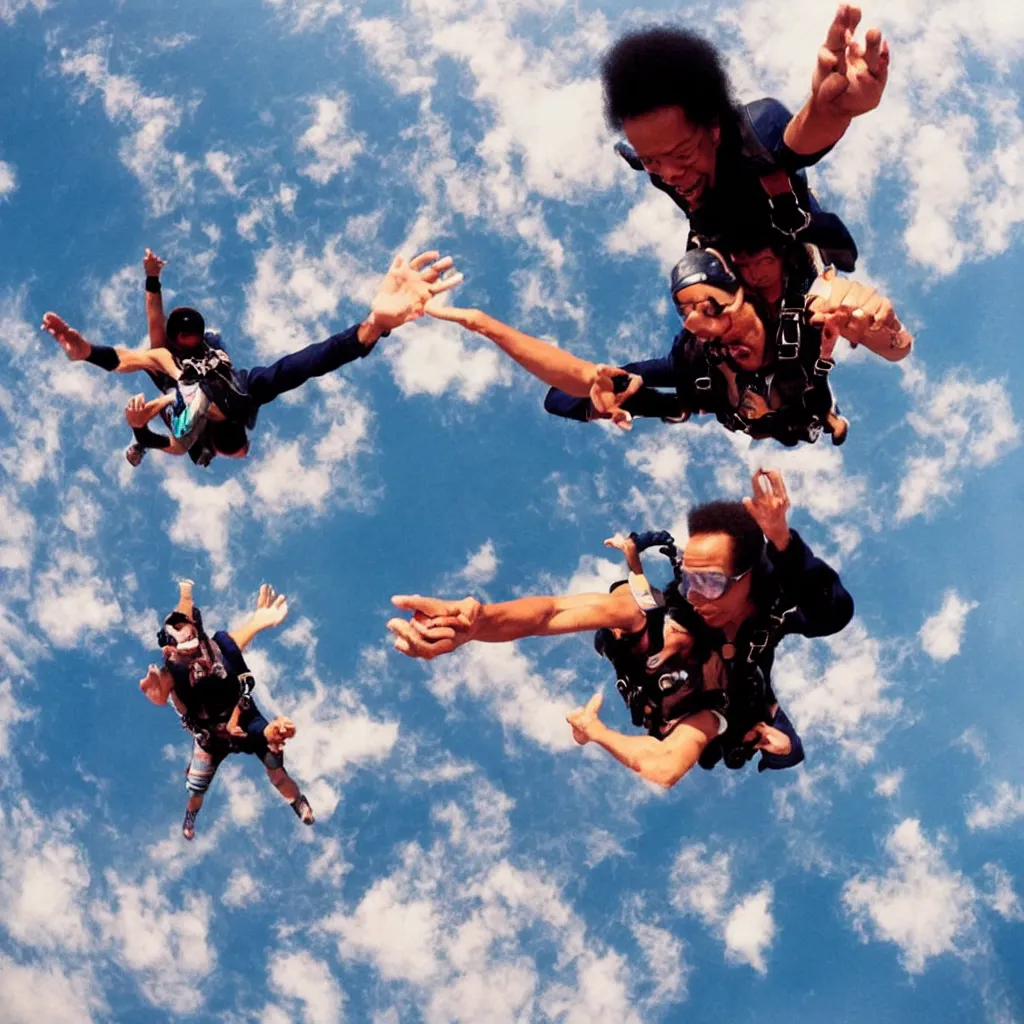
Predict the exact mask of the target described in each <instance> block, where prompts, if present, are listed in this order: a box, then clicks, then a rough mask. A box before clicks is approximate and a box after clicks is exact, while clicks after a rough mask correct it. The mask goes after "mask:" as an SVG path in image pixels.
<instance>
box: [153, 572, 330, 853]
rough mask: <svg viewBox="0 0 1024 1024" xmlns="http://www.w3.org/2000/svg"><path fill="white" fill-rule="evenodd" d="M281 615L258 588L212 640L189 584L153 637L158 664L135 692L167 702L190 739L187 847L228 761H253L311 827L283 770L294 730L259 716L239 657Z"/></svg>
mask: <svg viewBox="0 0 1024 1024" xmlns="http://www.w3.org/2000/svg"><path fill="white" fill-rule="evenodd" d="M287 615H288V601H287V599H286V598H285V596H284V595H283V594H275V593H274V588H273V587H271V586H269V585H268V584H264V585H263V586H261V587H260V590H259V595H258V596H257V599H256V610H255V611H254V612H253V613H252V615H251V616H250V617H249V618H248V620H246V622H244V623H243V624H242V625H241V626H239V627H238V628H237V629H233V630H231V632H224V631H218V632H217V633H214V635H213V637H212V638H211V637H209V636H207V635H206V633H205V631H204V629H203V622H202V616H201V614H200V612H199V609H198V608H196V607H195V605H194V603H193V600H192V582H191V581H190V580H183V581H182V582H181V583H180V584H179V596H178V604H177V606H176V607H175V609H174V611H173V612H171V614H170V615H168V616H167V618H166V619H165V620H164V624H163V626H162V627H161V629H160V631H159V633H158V634H157V642H158V643H159V644H160V646H161V649H162V651H163V664H162V665H150V666H149V670H148V672H147V673H146V675H145V677H144V678H143V679H142V680H140V682H139V689H140V690H142V692H143V693H144V694H145V695H146V697H147V698H148V699H149V700H150V701H152V702H153V703H154V704H156V705H159V706H161V707H162V706H163V705H165V704H167V702H168V700H170V701H171V702H172V704H173V705H174V708H175V709H176V710H177V712H178V714H179V715H180V716H181V719H182V725H183V726H184V727H185V728H186V729H188V731H189V732H190V733H191V734H192V737H193V741H192V757H191V759H190V760H189V764H188V768H187V770H186V773H185V788H186V790H187V791H188V794H189V799H188V804H187V805H186V808H185V818H184V821H183V822H182V825H181V833H182V835H183V836H184V837H185V839H187V840H189V841H191V840H192V839H193V838H194V837H195V823H196V815H197V814H198V813H199V810H200V808H201V807H202V806H203V799H204V797H205V795H206V791H207V790H208V789H209V788H210V783H211V782H212V781H213V777H214V775H215V774H216V772H217V768H218V767H219V766H220V764H221V762H222V761H223V760H224V758H226V757H227V756H228V755H229V754H236V753H243V754H255V755H256V756H257V757H258V758H259V759H260V760H261V761H262V762H263V766H264V768H266V770H267V777H268V778H269V779H270V781H271V783H272V784H273V786H274V788H275V789H276V790H277V791H278V792H279V793H280V794H281V795H282V796H283V797H284V798H285V800H287V801H288V803H289V804H290V805H291V807H292V810H293V811H295V813H296V814H297V815H298V817H299V819H300V820H301V821H302V823H303V824H304V825H312V824H313V823H314V820H315V819H314V816H313V809H312V808H311V807H310V805H309V801H308V800H307V799H306V797H305V796H304V795H303V793H302V792H301V791H300V789H299V787H298V785H297V784H296V783H295V781H294V780H293V779H292V778H291V776H290V775H289V774H288V773H287V772H286V771H285V768H284V744H285V742H286V741H287V740H289V739H291V738H292V737H293V736H294V735H295V724H294V723H293V722H292V721H291V719H289V718H285V717H283V716H279V717H277V718H275V719H274V720H273V721H272V722H268V721H267V719H266V718H265V717H264V716H263V713H262V712H261V711H260V709H259V708H258V707H257V706H256V702H255V701H254V700H253V699H252V697H251V696H250V691H251V689H252V675H251V673H250V672H249V668H248V666H247V665H246V663H245V659H244V657H243V652H244V651H245V649H246V648H247V647H248V646H249V644H250V643H252V641H253V639H254V638H255V637H256V635H257V634H258V633H261V632H262V631H263V630H265V629H272V628H273V627H275V626H279V625H280V624H281V623H282V622H284V620H285V618H286V616H287Z"/></svg>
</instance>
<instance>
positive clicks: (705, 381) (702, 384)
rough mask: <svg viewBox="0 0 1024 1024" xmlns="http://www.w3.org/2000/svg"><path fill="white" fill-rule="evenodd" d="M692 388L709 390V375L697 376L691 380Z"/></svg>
mask: <svg viewBox="0 0 1024 1024" xmlns="http://www.w3.org/2000/svg"><path fill="white" fill-rule="evenodd" d="M693 386H694V388H696V390H697V391H710V390H711V378H710V377H698V378H697V379H696V380H695V381H694V382H693Z"/></svg>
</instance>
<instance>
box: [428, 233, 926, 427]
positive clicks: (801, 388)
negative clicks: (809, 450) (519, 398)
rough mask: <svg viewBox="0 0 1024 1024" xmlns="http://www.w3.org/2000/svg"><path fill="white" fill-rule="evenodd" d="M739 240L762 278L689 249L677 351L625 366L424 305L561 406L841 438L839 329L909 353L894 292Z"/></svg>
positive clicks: (680, 287)
mask: <svg viewBox="0 0 1024 1024" xmlns="http://www.w3.org/2000/svg"><path fill="white" fill-rule="evenodd" d="M736 247H737V249H738V250H740V258H741V262H742V259H743V257H747V259H748V262H747V263H745V264H743V265H744V266H745V267H746V272H747V274H748V276H749V277H750V278H751V279H755V277H756V280H757V281H758V282H759V283H760V286H761V287H759V288H753V287H749V286H748V287H746V288H745V287H743V285H742V284H741V282H740V279H739V278H738V277H737V275H736V274H735V273H734V272H733V270H732V269H731V267H730V265H729V263H728V261H727V260H726V259H725V258H724V257H722V256H721V255H720V254H718V253H717V252H715V251H714V250H712V249H691V250H689V251H688V252H687V253H686V254H685V255H684V256H683V258H682V259H681V260H680V261H679V263H678V264H676V266H675V268H674V269H673V271H672V277H671V294H672V299H673V302H674V303H675V305H676V309H677V311H678V312H679V314H680V316H681V317H682V319H683V321H684V329H683V330H682V331H681V332H680V333H679V334H678V335H677V336H676V338H675V339H674V341H673V343H672V349H671V351H670V353H669V355H668V356H665V357H662V358H659V359H648V360H642V361H639V362H635V363H629V364H626V365H625V366H624V367H613V366H607V365H605V364H601V363H593V362H590V361H589V360H586V359H581V358H579V357H577V356H574V355H573V354H572V353H570V352H567V351H566V350H565V349H561V348H558V347H557V346H555V345H551V344H549V343H548V342H545V341H541V340H540V339H539V338H534V337H531V336H530V335H528V334H524V333H523V332H522V331H518V330H516V329H515V328H513V327H510V326H509V325H507V324H504V323H502V322H501V321H500V320H496V319H495V318H494V317H491V316H489V315H487V314H486V313H483V312H481V311H480V310H477V309H459V308H455V307H450V306H442V305H441V304H440V302H430V303H428V304H427V312H428V313H429V314H430V315H431V316H434V317H436V318H438V319H442V320H451V321H453V322H455V323H458V324H461V325H462V326H463V327H465V328H466V329H467V330H471V331H474V332H476V333H478V334H482V335H483V336H484V337H487V338H490V339H491V340H492V341H493V342H494V343H495V344H497V345H498V347H499V348H501V349H502V351H504V352H505V353H506V354H508V355H509V356H511V357H512V358H513V359H514V360H515V361H516V362H517V363H519V365H520V366H522V367H523V368H524V369H526V370H527V371H528V372H529V373H531V374H533V375H534V376H535V377H538V378H539V379H540V380H542V381H544V382H545V383H546V384H549V385H551V390H550V391H549V392H548V395H547V397H546V398H545V401H544V406H545V408H546V409H547V410H548V412H551V413H553V414H554V415H557V416H563V417H566V418H568V419H575V420H581V421H587V420H591V419H610V420H611V421H612V422H613V423H615V425H616V426H618V427H621V428H623V429H629V428H630V427H631V425H632V419H633V416H653V417H660V418H662V419H665V420H670V421H674V422H680V421H683V420H686V419H689V418H690V416H692V415H694V414H697V413H712V414H714V415H715V416H716V417H717V418H718V420H719V422H721V423H722V425H723V426H725V427H726V428H727V429H729V430H738V431H742V432H744V433H747V434H750V435H751V436H752V437H755V438H758V437H773V438H775V439H776V440H778V441H780V442H782V443H783V444H786V445H795V444H798V443H800V442H801V441H815V440H816V439H817V438H818V436H819V434H820V433H821V432H822V430H824V431H826V432H828V433H830V434H832V438H833V441H834V442H835V443H837V444H841V443H842V442H843V441H844V440H845V439H846V433H847V428H848V424H847V422H846V420H845V419H844V418H842V417H841V416H840V415H839V414H838V411H837V410H836V409H835V403H834V399H833V396H832V391H831V385H830V383H829V375H830V373H831V370H832V368H833V366H834V365H835V362H834V359H833V358H832V356H833V354H834V349H835V344H836V341H837V339H838V337H840V336H843V337H845V338H847V339H848V340H849V341H850V342H851V343H852V344H855V345H857V344H863V345H864V346H865V347H867V348H870V349H871V350H872V351H873V352H875V353H876V354H879V355H881V356H882V357H883V358H885V359H888V360H890V361H895V360H898V359H902V358H903V357H904V356H906V355H907V353H908V352H909V351H910V347H911V345H912V343H913V339H912V338H911V336H910V334H909V333H908V332H907V331H906V330H905V328H904V327H903V325H902V324H901V323H900V321H899V320H898V319H897V317H896V315H895V313H894V312H893V309H892V304H891V303H890V302H889V301H888V299H885V298H883V297H882V296H880V295H879V294H878V293H877V292H876V291H875V290H874V289H873V288H871V287H869V286H868V285H863V284H860V283H858V282H856V281H851V280H849V279H847V278H840V277H837V276H836V275H835V272H834V271H833V270H832V269H831V268H829V269H826V270H825V271H824V272H823V273H821V274H820V275H818V274H817V271H816V269H815V265H814V263H813V262H812V261H811V258H810V256H809V255H808V254H807V253H806V251H804V252H803V259H802V261H800V260H799V259H798V258H797V256H795V255H794V254H793V253H784V252H783V251H782V250H781V249H772V248H771V247H768V248H765V249H757V250H755V251H754V252H752V253H750V252H746V251H743V250H742V248H741V245H740V243H736ZM801 249H802V247H801ZM762 289H763V292H764V295H767V296H768V297H769V298H768V299H765V298H763V297H762ZM658 388H673V389H674V392H673V393H666V392H663V391H659V390H657V389H658Z"/></svg>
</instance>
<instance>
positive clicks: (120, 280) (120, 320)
mask: <svg viewBox="0 0 1024 1024" xmlns="http://www.w3.org/2000/svg"><path fill="white" fill-rule="evenodd" d="M139 277H140V274H139V268H138V267H137V266H136V265H135V264H130V265H129V266H127V267H122V268H121V269H120V270H118V271H117V272H116V273H114V274H112V275H111V277H110V279H109V280H108V281H107V282H106V284H104V285H102V286H101V288H100V290H99V294H98V295H97V296H96V311H97V312H98V313H99V314H100V316H102V317H103V319H104V320H106V321H108V322H110V323H111V324H113V325H114V326H115V327H117V328H118V329H119V330H121V331H124V330H126V329H127V327H128V316H129V314H130V313H135V314H139V313H141V312H142V310H143V301H142V298H141V296H140V295H139Z"/></svg>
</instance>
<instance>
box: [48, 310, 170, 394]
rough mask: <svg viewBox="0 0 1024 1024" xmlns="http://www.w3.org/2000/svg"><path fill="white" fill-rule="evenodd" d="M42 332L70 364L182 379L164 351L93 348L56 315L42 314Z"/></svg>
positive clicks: (118, 347)
mask: <svg viewBox="0 0 1024 1024" xmlns="http://www.w3.org/2000/svg"><path fill="white" fill-rule="evenodd" d="M43 330H44V331H47V332H48V333H49V334H52V335H53V336H54V338H56V339H57V343H58V344H59V345H60V347H61V348H62V349H64V351H65V352H66V353H67V356H68V359H70V360H71V361H72V362H81V361H83V360H84V361H85V362H89V363H93V364H94V365H95V366H99V367H101V368H102V369H104V370H108V371H114V370H116V371H117V372H118V373H135V372H137V371H138V370H148V371H152V372H161V373H166V374H167V375H168V376H169V377H172V378H173V379H174V380H177V379H178V377H180V376H181V371H180V370H179V369H178V367H177V365H176V364H175V362H174V357H173V356H172V355H171V353H170V352H168V351H167V350H166V349H163V348H158V349H144V350H142V351H141V352H140V351H136V350H135V349H130V348H121V347H120V346H117V347H113V346H107V345H93V344H92V343H91V342H88V341H86V340H85V338H83V337H82V335H81V334H80V333H79V332H78V331H76V330H75V329H74V328H73V327H70V326H69V325H68V324H67V323H65V321H64V320H62V319H61V318H60V317H59V316H58V315H57V314H56V313H44V314H43Z"/></svg>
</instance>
